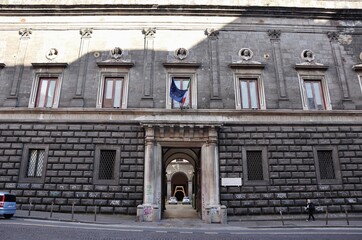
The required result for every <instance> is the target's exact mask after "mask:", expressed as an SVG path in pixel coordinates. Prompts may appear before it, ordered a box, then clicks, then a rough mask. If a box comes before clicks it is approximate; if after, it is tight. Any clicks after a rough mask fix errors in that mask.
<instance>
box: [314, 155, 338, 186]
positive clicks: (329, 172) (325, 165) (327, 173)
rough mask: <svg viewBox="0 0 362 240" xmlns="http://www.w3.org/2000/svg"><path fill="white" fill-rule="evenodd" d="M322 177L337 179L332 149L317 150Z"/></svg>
mask: <svg viewBox="0 0 362 240" xmlns="http://www.w3.org/2000/svg"><path fill="white" fill-rule="evenodd" d="M317 154H318V164H319V172H320V176H321V179H336V174H335V172H334V167H333V158H332V151H317Z"/></svg>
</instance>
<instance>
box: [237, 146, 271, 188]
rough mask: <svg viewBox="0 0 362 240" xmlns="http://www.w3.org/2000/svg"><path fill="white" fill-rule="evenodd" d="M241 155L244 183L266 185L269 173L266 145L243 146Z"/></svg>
mask: <svg viewBox="0 0 362 240" xmlns="http://www.w3.org/2000/svg"><path fill="white" fill-rule="evenodd" d="M242 157H243V179H244V184H246V185H248V184H249V185H267V184H268V183H269V177H268V175H269V174H268V159H267V149H266V147H244V148H243V150H242Z"/></svg>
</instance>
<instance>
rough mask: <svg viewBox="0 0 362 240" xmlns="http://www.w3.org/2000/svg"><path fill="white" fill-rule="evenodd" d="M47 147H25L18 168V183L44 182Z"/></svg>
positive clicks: (30, 145) (31, 145)
mask: <svg viewBox="0 0 362 240" xmlns="http://www.w3.org/2000/svg"><path fill="white" fill-rule="evenodd" d="M48 151H49V147H48V146H47V145H40V144H39V145H33V144H29V145H25V146H24V150H23V157H22V162H21V166H20V175H19V182H30V183H42V182H44V180H45V174H46V167H47V160H48Z"/></svg>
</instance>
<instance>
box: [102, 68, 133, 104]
mask: <svg viewBox="0 0 362 240" xmlns="http://www.w3.org/2000/svg"><path fill="white" fill-rule="evenodd" d="M98 64H99V65H101V64H100V63H98ZM101 66H103V65H101ZM118 67H119V69H118ZM121 67H122V65H121V66H118V65H117V68H115V69H118V72H111V71H116V70H114V69H113V68H109V69H108V68H107V69H106V70H109V71H110V72H108V71H107V72H102V73H101V78H100V81H99V85H98V94H97V105H96V107H97V108H116V109H118V108H119V109H126V108H127V98H128V80H129V76H128V72H127V71H128V69H123V68H121Z"/></svg>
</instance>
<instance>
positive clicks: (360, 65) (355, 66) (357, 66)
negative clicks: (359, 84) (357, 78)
mask: <svg viewBox="0 0 362 240" xmlns="http://www.w3.org/2000/svg"><path fill="white" fill-rule="evenodd" d="M352 69H353V70H355V71H356V72H361V71H362V64H358V65H354V66H353V67H352Z"/></svg>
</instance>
